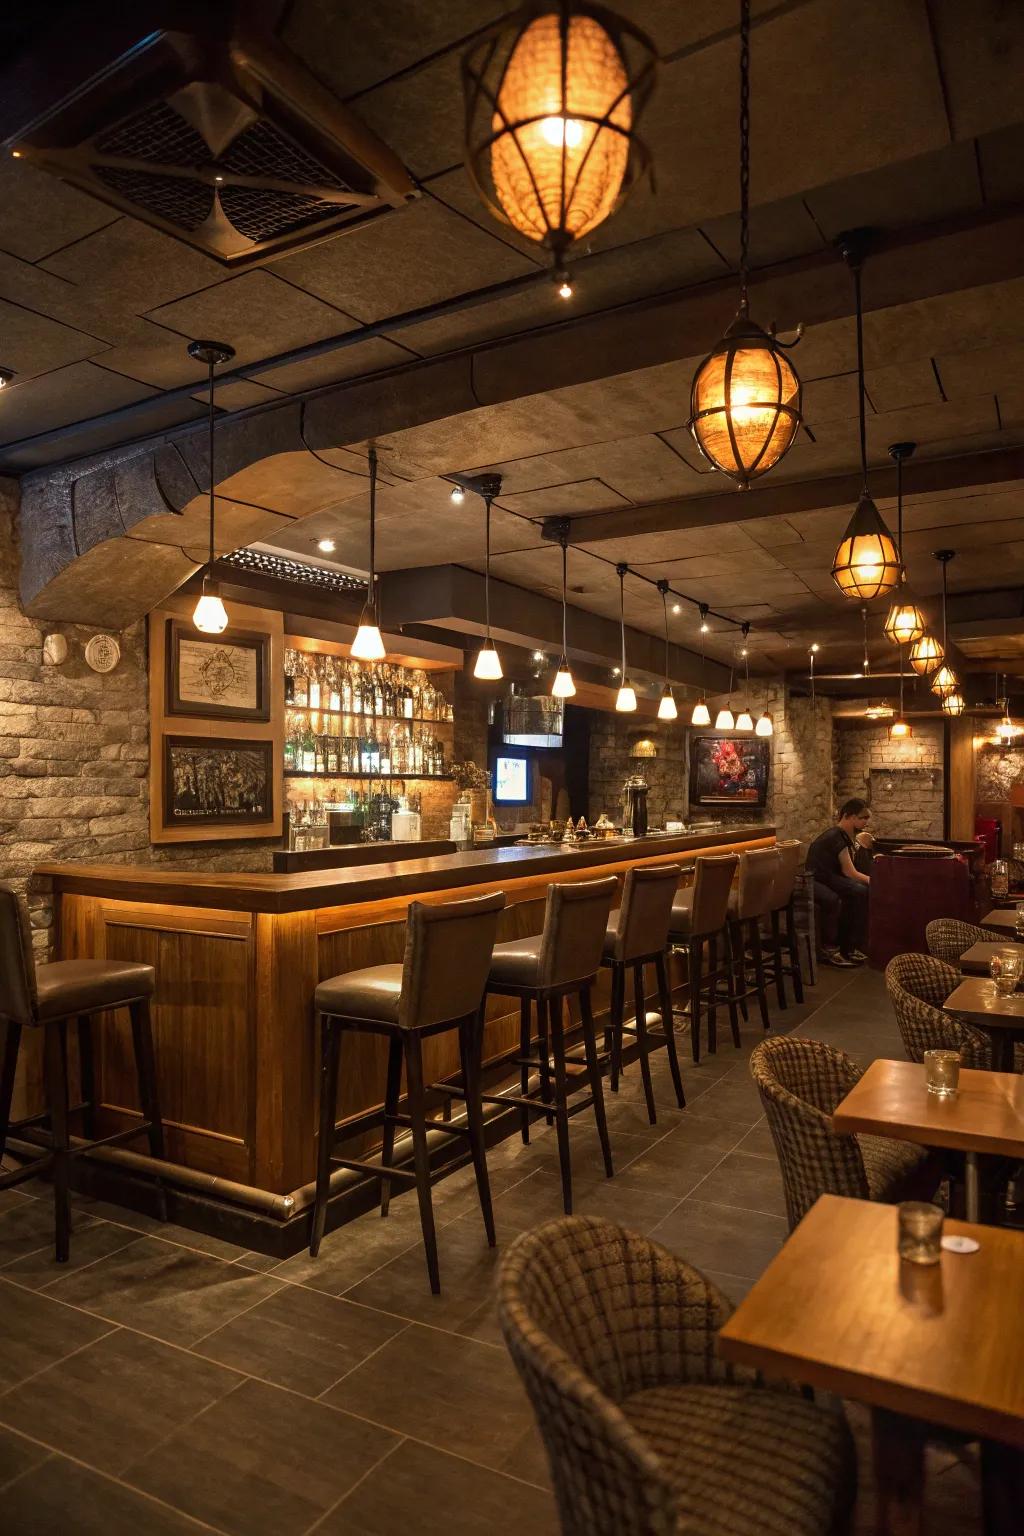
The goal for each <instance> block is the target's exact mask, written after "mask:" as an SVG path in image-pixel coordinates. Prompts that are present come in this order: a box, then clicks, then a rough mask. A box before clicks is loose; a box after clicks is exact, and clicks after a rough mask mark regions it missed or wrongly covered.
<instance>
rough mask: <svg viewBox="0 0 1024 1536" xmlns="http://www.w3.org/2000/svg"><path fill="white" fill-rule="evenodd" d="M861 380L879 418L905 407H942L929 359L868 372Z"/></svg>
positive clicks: (872, 369)
mask: <svg viewBox="0 0 1024 1536" xmlns="http://www.w3.org/2000/svg"><path fill="white" fill-rule="evenodd" d="M864 377H865V385H866V388H867V393H868V399H869V400H870V402H871V405H872V408H873V409H874V410H875V411H876V412H877V413H878V414H879V415H884V414H886V413H887V412H890V411H899V410H903V409H904V408H905V407H908V406H916V405H941V403H942V393H941V391H940V389H939V382H938V380H937V379H936V377H935V369H934V368H933V367H932V360H931V358H930V357H919V358H915V359H914V361H913V362H905V363H886V364H884V365H883V366H882V367H880V368H869V369H867V370H866V372H865V376H864ZM978 393H979V394H980V393H981V391H978Z"/></svg>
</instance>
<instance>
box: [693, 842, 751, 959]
mask: <svg viewBox="0 0 1024 1536" xmlns="http://www.w3.org/2000/svg"><path fill="white" fill-rule="evenodd" d="M739 862H740V860H739V855H738V854H736V853H705V854H701V855H700V856H699V858H698V859H697V861H696V865H695V868H696V874H695V875H694V880H693V905H692V907H691V909H690V933H691V935H692V936H693V938H695V939H704V938H707V937H708V936H709V935H710V934H712V933H720V932H721V930H722V929H723V928H724V927H725V919H726V915H727V913H728V910H729V892H730V890H731V889H732V881H733V876H734V875H735V873H736V866H737V865H738V864H739Z"/></svg>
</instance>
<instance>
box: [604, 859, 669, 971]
mask: <svg viewBox="0 0 1024 1536" xmlns="http://www.w3.org/2000/svg"><path fill="white" fill-rule="evenodd" d="M681 875H682V870H681V869H680V868H679V865H678V864H659V865H654V866H653V867H651V868H648V869H642V868H641V869H630V870H627V872H626V881H625V884H624V885H623V887H622V905H621V907H620V908H619V921H618V925H617V927H616V930H615V959H616V960H621V961H624V962H626V963H628V962H629V961H631V960H644V959H646V958H647V957H648V956H649V955H660V954H661V952H662V950H664V949H667V948H668V930H669V924H670V922H671V920H672V903H673V901H674V900H675V896H676V892H677V891H678V889H679V879H680V876H681Z"/></svg>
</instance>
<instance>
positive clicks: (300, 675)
mask: <svg viewBox="0 0 1024 1536" xmlns="http://www.w3.org/2000/svg"><path fill="white" fill-rule="evenodd" d="M295 659H296V662H297V666H296V668H295V677H294V679H293V691H294V694H295V703H296V704H297V705H298V706H299V708H300V709H304V708H305V707H306V705H307V704H308V703H309V678H308V677H307V675H306V659H305V657H304V656H296V658H295Z"/></svg>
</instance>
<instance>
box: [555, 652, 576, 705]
mask: <svg viewBox="0 0 1024 1536" xmlns="http://www.w3.org/2000/svg"><path fill="white" fill-rule="evenodd" d="M575 694H576V684H575V683H574V682H573V677H572V673H571V672H570V671H569V662H568V660H567V659H566V657H565V656H564V655H562V656H561V657H559V661H558V670H557V671H556V673H555V676H554V681H553V682H552V684H551V697H552V698H553V699H571V698H574V697H575Z"/></svg>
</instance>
